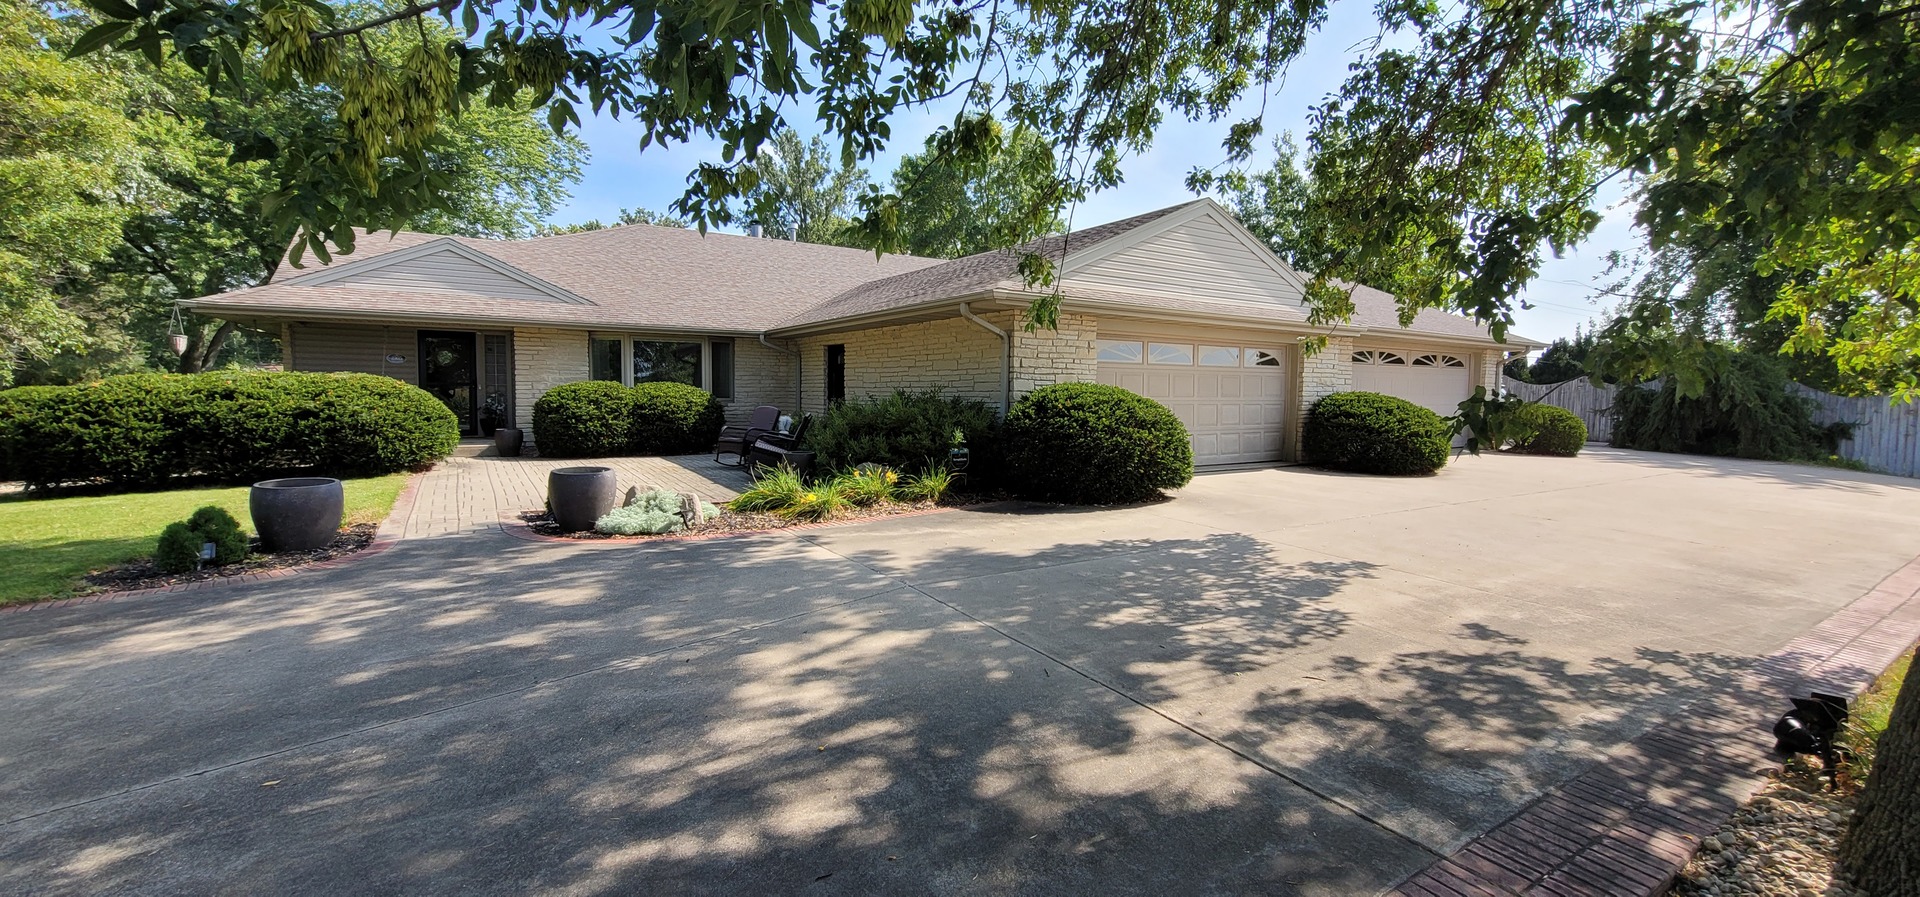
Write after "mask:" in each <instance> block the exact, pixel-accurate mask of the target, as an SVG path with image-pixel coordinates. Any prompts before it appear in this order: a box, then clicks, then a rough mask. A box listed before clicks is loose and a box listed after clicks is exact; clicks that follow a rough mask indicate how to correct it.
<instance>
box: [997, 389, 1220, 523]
mask: <svg viewBox="0 0 1920 897" xmlns="http://www.w3.org/2000/svg"><path fill="white" fill-rule="evenodd" d="M1002 438H1003V440H1004V442H1003V451H1004V452H1005V454H1006V459H1007V460H1006V466H1007V476H1008V479H1009V481H1010V483H1009V484H1010V485H1011V486H1012V487H1013V489H1014V490H1015V491H1016V492H1018V493H1020V494H1022V495H1025V496H1027V497H1030V498H1037V499H1042V500H1047V501H1060V502H1066V503H1069V504H1081V505H1105V504H1120V503H1125V502H1136V501H1145V500H1147V499H1150V498H1154V497H1156V496H1158V495H1159V494H1160V490H1162V489H1178V488H1179V487H1181V486H1185V485H1186V484H1187V483H1188V481H1190V480H1192V479H1193V443H1192V441H1191V440H1190V439H1189V438H1188V436H1187V428H1186V427H1184V426H1182V425H1181V424H1180V419H1179V418H1176V417H1174V416H1173V412H1172V411H1169V410H1167V407H1166V406H1165V405H1162V404H1160V403H1159V402H1155V401H1153V400H1152V399H1149V398H1146V397H1145V396H1141V395H1137V394H1135V393H1132V392H1128V391H1127V390H1124V389H1121V388H1120V387H1118V386H1104V385H1101V384H1098V383H1057V384H1054V385H1052V386H1043V387H1041V388H1039V389H1037V390H1034V391H1033V392H1031V393H1028V394H1027V396H1026V397H1025V398H1023V399H1021V400H1020V401H1019V402H1018V403H1016V404H1015V405H1014V406H1013V409H1012V410H1011V411H1009V412H1008V413H1007V421H1006V424H1005V425H1004V427H1003V428H1002Z"/></svg>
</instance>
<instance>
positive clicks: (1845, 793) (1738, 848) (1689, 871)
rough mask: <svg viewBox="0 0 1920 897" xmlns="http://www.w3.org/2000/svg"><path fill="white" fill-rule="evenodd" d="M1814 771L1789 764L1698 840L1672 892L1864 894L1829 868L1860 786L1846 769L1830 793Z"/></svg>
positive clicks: (1795, 896)
mask: <svg viewBox="0 0 1920 897" xmlns="http://www.w3.org/2000/svg"><path fill="white" fill-rule="evenodd" d="M1819 769H1820V763H1819V761H1817V760H1816V761H1808V760H1807V759H1806V758H1795V759H1794V760H1792V761H1790V762H1788V763H1787V764H1786V768H1785V769H1783V770H1781V771H1779V772H1777V773H1775V774H1774V776H1773V780H1772V781H1770V782H1768V783H1767V786H1766V787H1765V788H1763V789H1762V790H1761V791H1760V793H1759V794H1757V795H1755V796H1754V798H1753V799H1752V800H1750V801H1748V802H1747V804H1746V806H1744V807H1741V808H1740V811H1739V812H1737V813H1735V814H1733V818H1732V819H1729V820H1727V822H1726V823H1725V824H1723V825H1722V826H1720V830H1719V831H1717V832H1715V833H1714V834H1712V835H1710V836H1708V837H1707V838H1706V839H1705V840H1703V841H1701V842H1700V850H1699V852H1697V853H1695V854H1694V855H1693V860H1692V861H1690V862H1688V863H1687V867H1686V869H1685V870H1683V871H1682V872H1681V873H1680V877H1679V879H1677V880H1676V881H1675V882H1674V886H1673V890H1672V891H1671V892H1670V893H1671V894H1673V895H1676V897H1702V895H1713V897H1727V895H1736V894H1765V895H1781V897H1864V895H1862V894H1861V892H1859V891H1855V890H1853V889H1852V888H1849V887H1847V885H1846V882H1845V881H1843V880H1840V879H1838V878H1836V876H1835V871H1834V852H1835V850H1836V849H1837V848H1838V846H1839V841H1840V834H1841V833H1842V832H1844V831H1846V828H1847V822H1848V820H1849V819H1851V818H1852V816H1853V811H1854V805H1855V804H1856V803H1857V802H1858V801H1859V799H1860V788H1859V786H1858V784H1856V783H1855V782H1853V781H1852V780H1850V779H1849V778H1848V777H1847V776H1846V775H1844V774H1843V775H1841V776H1840V787H1839V789H1838V790H1828V788H1827V781H1826V778H1825V777H1824V776H1823V775H1821V774H1820V773H1819Z"/></svg>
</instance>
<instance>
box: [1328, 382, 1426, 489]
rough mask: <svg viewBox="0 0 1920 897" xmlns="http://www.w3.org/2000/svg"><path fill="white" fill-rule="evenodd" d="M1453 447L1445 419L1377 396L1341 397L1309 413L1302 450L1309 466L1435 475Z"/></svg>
mask: <svg viewBox="0 0 1920 897" xmlns="http://www.w3.org/2000/svg"><path fill="white" fill-rule="evenodd" d="M1451 444H1452V438H1451V436H1450V434H1449V431H1448V427H1447V422H1446V421H1445V420H1443V419H1442V418H1441V417H1440V415H1438V414H1435V413H1433V412H1432V411H1430V410H1428V409H1426V408H1422V407H1420V406H1419V405H1415V404H1414V403H1412V402H1409V401H1407V400H1406V399H1401V398H1396V397H1394V396H1387V395H1381V394H1380V393H1377V392H1337V393H1334V394H1333V395H1330V396H1327V397H1325V398H1323V399H1321V400H1320V401H1318V402H1315V403H1313V407H1312V408H1310V409H1308V410H1307V420H1306V424H1305V427H1304V429H1303V431H1302V433H1301V448H1302V449H1303V450H1304V454H1305V455H1306V461H1307V463H1308V464H1313V465H1316V466H1319V467H1328V468H1332V469H1334V470H1350V471H1354V472H1357V473H1383V474H1392V475H1407V474H1422V473H1432V472H1434V471H1436V470H1439V469H1440V468H1441V467H1442V466H1444V465H1445V464H1446V463H1447V454H1448V452H1449V450H1450V447H1451Z"/></svg>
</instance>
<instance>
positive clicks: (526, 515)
mask: <svg viewBox="0 0 1920 897" xmlns="http://www.w3.org/2000/svg"><path fill="white" fill-rule="evenodd" d="M980 501H982V500H976V499H972V498H963V499H960V500H958V501H954V500H948V501H945V502H941V503H938V504H935V503H934V502H930V501H927V502H915V503H913V504H905V503H894V504H890V505H878V506H874V507H869V508H852V507H850V508H847V509H846V510H844V511H841V512H840V513H838V514H835V515H833V517H832V518H830V519H828V520H826V521H821V522H825V523H851V522H854V521H857V520H878V519H880V518H883V517H898V516H900V515H901V514H912V513H916V512H920V511H930V510H933V509H934V508H943V507H945V508H951V507H961V506H965V505H970V504H978V503H979V502H980ZM520 520H521V522H523V523H525V524H526V525H527V528H528V529H530V530H532V531H533V532H535V533H537V534H539V535H542V536H552V537H554V538H558V539H578V540H580V541H583V542H604V541H612V542H643V541H646V540H648V539H685V538H687V537H689V536H715V535H723V534H726V533H756V532H765V531H767V530H776V529H786V528H787V527H791V526H800V525H803V524H807V523H812V522H814V521H809V520H789V519H787V518H785V517H781V516H779V515H778V514H746V513H740V512H737V511H729V510H727V509H725V508H722V509H720V516H718V517H715V518H714V519H712V520H709V521H706V522H705V523H701V524H699V525H697V526H692V527H688V528H687V529H684V530H681V531H680V532H677V533H661V534H659V535H656V536H609V535H606V534H604V533H596V532H594V531H592V530H587V531H586V532H580V533H564V532H561V531H560V527H559V526H558V525H556V524H555V523H554V522H553V518H552V517H550V516H548V515H547V512H546V511H544V510H541V511H521V512H520Z"/></svg>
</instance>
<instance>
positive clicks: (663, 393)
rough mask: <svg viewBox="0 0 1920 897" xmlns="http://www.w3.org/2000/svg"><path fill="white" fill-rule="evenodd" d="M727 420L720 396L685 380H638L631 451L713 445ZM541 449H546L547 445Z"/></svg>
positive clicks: (655, 452)
mask: <svg viewBox="0 0 1920 897" xmlns="http://www.w3.org/2000/svg"><path fill="white" fill-rule="evenodd" d="M726 422H727V419H726V411H725V409H724V408H723V407H722V406H721V405H720V400H719V399H716V398H714V397H713V394H712V393H710V392H707V391H706V390H704V389H701V388H700V387H698V386H688V385H687V384H685V383H637V384H634V386H633V430H632V434H633V435H632V437H631V439H632V445H631V448H630V451H631V452H632V453H634V454H639V455H683V454H687V453H689V452H703V451H707V450H709V449H711V448H713V443H714V440H716V439H718V438H720V428H721V426H723V425H725V424H726ZM541 451H542V452H543V453H544V452H545V451H546V448H545V446H542V447H541Z"/></svg>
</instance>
